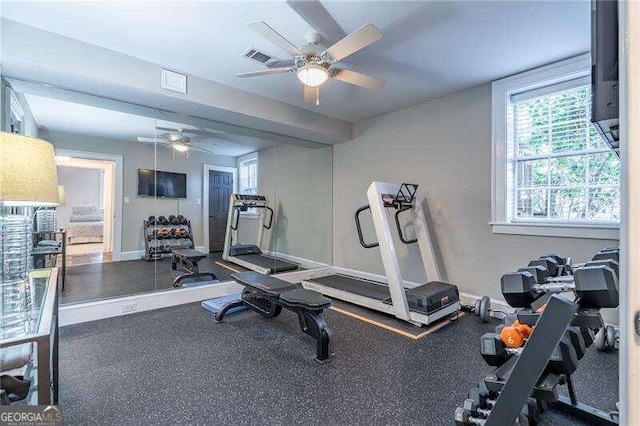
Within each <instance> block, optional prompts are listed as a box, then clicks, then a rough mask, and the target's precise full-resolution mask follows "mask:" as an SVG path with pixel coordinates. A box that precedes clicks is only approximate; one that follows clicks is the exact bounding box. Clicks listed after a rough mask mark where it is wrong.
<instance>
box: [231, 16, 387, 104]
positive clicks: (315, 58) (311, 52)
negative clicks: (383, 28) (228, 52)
mask: <svg viewBox="0 0 640 426" xmlns="http://www.w3.org/2000/svg"><path fill="white" fill-rule="evenodd" d="M248 26H249V28H251V29H252V30H254V31H255V32H257V33H258V34H260V35H261V36H263V37H264V38H266V39H267V40H269V41H270V42H271V43H273V44H275V45H276V46H278V47H280V48H281V49H282V50H284V51H285V52H287V53H288V54H289V55H291V57H292V59H293V61H292V62H291V65H288V64H287V66H280V67H277V68H269V69H266V70H260V71H252V72H244V73H238V74H236V76H238V77H242V78H245V77H257V76H262V75H270V74H283V73H294V72H295V73H296V76H297V77H298V80H300V81H301V82H302V83H303V84H304V89H305V91H304V97H305V102H309V103H314V104H316V105H319V99H318V90H319V87H320V85H322V84H323V83H325V82H326V81H327V80H329V79H330V78H333V79H336V80H340V81H344V82H345V83H349V84H353V85H356V86H359V87H364V88H367V89H379V88H381V87H383V86H384V84H385V81H384V80H382V79H379V78H376V77H371V76H369V75H366V74H362V73H359V72H356V71H352V70H348V69H343V68H341V67H338V66H335V65H336V63H337V62H339V61H341V60H343V59H345V58H346V57H347V56H350V55H353V54H354V53H356V52H358V51H359V50H361V49H364V48H365V47H367V46H369V45H370V44H372V43H374V42H376V41H378V40H380V39H381V38H382V33H381V32H380V30H379V29H378V28H377V27H376V26H375V25H374V24H372V23H368V24H365V25H363V26H362V27H360V28H359V29H357V30H355V31H354V32H352V33H351V34H349V35H347V36H346V37H344V38H342V39H341V40H339V41H338V42H336V43H334V44H333V45H332V46H331V47H329V48H327V49H325V48H324V47H323V46H322V45H320V41H321V40H322V39H323V36H322V35H321V34H319V33H316V32H311V33H309V34H307V37H306V38H307V42H308V43H309V44H307V45H306V46H302V47H296V46H295V45H294V44H293V43H291V42H290V41H289V40H287V39H286V38H284V37H283V36H282V35H280V34H279V33H278V32H277V31H276V30H274V29H273V28H271V27H270V26H269V25H267V24H266V23H265V22H262V21H260V22H251V23H249V24H248ZM283 62H285V61H283Z"/></svg>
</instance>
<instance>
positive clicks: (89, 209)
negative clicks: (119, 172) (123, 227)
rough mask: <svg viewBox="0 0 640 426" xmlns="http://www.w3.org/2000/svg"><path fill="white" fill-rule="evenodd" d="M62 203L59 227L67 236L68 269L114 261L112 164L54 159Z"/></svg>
mask: <svg viewBox="0 0 640 426" xmlns="http://www.w3.org/2000/svg"><path fill="white" fill-rule="evenodd" d="M56 163H57V166H58V181H59V183H60V185H61V186H62V187H63V188H64V194H65V196H64V202H63V204H61V205H60V206H58V208H57V221H58V227H60V228H63V229H64V230H65V232H66V243H67V249H66V253H67V256H66V262H67V266H75V265H86V264H90V263H103V262H111V261H112V260H113V240H114V239H113V230H114V226H113V216H114V205H113V204H114V177H115V162H114V161H109V160H96V159H87V158H78V157H70V156H57V157H56Z"/></svg>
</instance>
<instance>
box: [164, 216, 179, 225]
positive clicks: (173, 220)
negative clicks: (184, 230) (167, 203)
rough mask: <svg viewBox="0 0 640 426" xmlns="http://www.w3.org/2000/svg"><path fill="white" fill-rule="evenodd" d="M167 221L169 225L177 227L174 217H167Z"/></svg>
mask: <svg viewBox="0 0 640 426" xmlns="http://www.w3.org/2000/svg"><path fill="white" fill-rule="evenodd" d="M167 220H168V221H169V224H171V225H179V223H178V221H177V219H176V216H175V215H173V214H172V215H169V217H168V218H167Z"/></svg>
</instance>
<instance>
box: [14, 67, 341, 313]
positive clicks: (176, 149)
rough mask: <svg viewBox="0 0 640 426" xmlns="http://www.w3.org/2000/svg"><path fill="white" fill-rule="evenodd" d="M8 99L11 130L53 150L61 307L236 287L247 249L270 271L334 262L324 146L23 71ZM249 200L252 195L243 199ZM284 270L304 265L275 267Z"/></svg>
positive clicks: (37, 214) (39, 220)
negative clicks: (181, 255)
mask: <svg viewBox="0 0 640 426" xmlns="http://www.w3.org/2000/svg"><path fill="white" fill-rule="evenodd" d="M2 100H3V105H4V106H5V107H4V108H3V110H2V111H3V113H2V114H3V117H2V127H3V129H2V130H4V131H16V132H20V133H24V134H26V135H28V136H37V137H38V138H41V139H44V140H47V141H49V142H51V143H52V144H53V145H54V147H55V150H56V161H57V171H58V184H59V185H60V188H61V191H62V192H61V194H63V196H62V198H61V205H60V206H58V207H57V208H56V209H55V210H54V216H55V221H56V223H55V230H64V243H65V255H64V256H58V258H57V259H55V262H56V263H57V266H60V267H61V266H62V264H63V261H64V264H65V266H66V276H65V290H64V291H63V292H61V296H60V303H61V304H63V305H64V304H71V303H83V302H89V301H95V300H101V299H105V298H113V297H123V296H129V295H134V294H141V293H146V292H152V291H173V290H175V289H184V288H189V287H197V286H203V285H216V283H219V282H224V281H228V280H230V279H231V278H230V276H231V274H233V273H235V272H239V271H244V270H247V269H252V268H251V267H250V266H249V265H247V264H245V263H243V261H247V262H248V261H250V260H246V259H249V257H251V256H249V257H247V258H242V256H241V254H242V253H240V252H238V251H237V250H236V251H234V250H233V249H232V250H230V249H231V248H236V249H237V248H238V247H240V248H242V247H249V248H248V249H247V250H249V251H250V252H251V253H248V254H249V255H256V254H260V255H262V257H263V259H261V262H259V263H261V264H262V266H264V267H268V268H269V269H271V272H288V271H293V270H300V269H308V268H316V267H321V266H324V265H330V264H331V263H332V240H331V235H332V222H331V221H332V210H333V207H332V195H331V194H332V180H331V173H332V148H331V146H329V145H323V144H317V143H311V142H307V141H299V143H296V142H295V141H294V142H293V143H292V142H291V140H288V141H287V143H282V142H277V141H273V140H267V139H263V138H260V137H256V136H247V135H246V134H242V132H238V133H235V132H233V131H231V130H230V129H229V126H227V127H225V130H224V131H222V130H220V123H217V122H213V121H209V120H207V119H203V118H196V117H192V116H189V115H187V114H181V113H180V112H179V111H178V112H172V111H171V112H170V111H165V110H162V109H160V108H154V107H153V106H142V105H135V104H131V103H126V102H122V101H119V100H115V99H108V98H104V97H100V96H96V95H93V94H87V93H80V92H76V91H72V90H68V89H65V88H61V87H57V86H52V85H48V84H41V83H39V82H34V81H31V80H28V79H22V78H21V77H20V76H5V77H4V78H3V80H2ZM245 133H246V132H245ZM27 161H28V160H27ZM234 194H236V195H234ZM238 194H239V195H238ZM247 196H250V197H253V198H254V201H252V202H251V203H249V204H247V203H245V204H242V202H239V201H238V200H242V199H244V198H246V197H247ZM234 200H235V201H234ZM255 200H258V201H257V202H256V201H255ZM43 212H44V213H43ZM31 214H32V215H33V218H34V219H33V224H34V231H36V232H37V231H39V229H38V226H40V231H41V230H43V229H45V228H46V227H47V226H49V227H50V226H51V224H47V223H45V222H43V220H44V218H45V217H50V216H51V214H52V213H51V210H47V211H46V212H45V211H44V210H43V209H41V210H38V211H32V212H31ZM47 229H48V228H47ZM39 243H41V241H38V240H37V239H34V247H37V245H38V244H39ZM225 247H226V248H227V250H226V252H225ZM174 250H182V251H185V250H195V251H197V252H200V253H202V255H201V256H200V257H199V258H195V257H190V258H189V259H187V260H188V261H189V262H192V263H193V262H195V263H196V264H197V267H198V271H199V272H200V273H202V274H201V275H199V276H194V277H186V278H185V274H188V273H189V272H188V271H186V270H185V269H184V268H183V266H188V267H189V266H191V267H190V269H191V270H193V269H194V268H193V265H189V264H187V263H188V262H187V263H185V264H184V265H183V264H182V263H180V262H179V263H178V264H177V265H175V266H176V269H173V268H172V266H173V264H172V257H171V253H172V251H174ZM230 251H231V253H232V254H236V255H237V256H233V255H231V256H226V255H225V253H226V254H229V252H230ZM258 252H259V253H258ZM238 253H240V255H239V254H238ZM191 255H192V256H196V257H197V255H196V254H195V253H194V252H192V253H191ZM253 257H254V259H255V258H256V257H257V256H253ZM237 259H241V260H240V261H236V260H237ZM284 264H290V265H295V266H294V267H290V268H284V269H282V270H280V269H281V268H280V267H281V266H282V265H284ZM43 265H44V264H43V263H42V264H41V263H39V264H38V265H34V266H43ZM47 266H52V265H51V264H48V265H47ZM207 273H211V274H213V275H215V280H214V279H213V276H211V275H208V274H207Z"/></svg>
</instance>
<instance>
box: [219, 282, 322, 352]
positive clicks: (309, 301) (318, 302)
mask: <svg viewBox="0 0 640 426" xmlns="http://www.w3.org/2000/svg"><path fill="white" fill-rule="evenodd" d="M231 277H232V278H233V279H234V280H236V281H237V282H238V283H239V284H241V285H243V286H244V287H245V288H244V291H243V292H242V297H241V299H240V300H238V301H234V302H230V303H227V304H226V305H224V306H223V307H222V308H220V310H219V311H218V313H217V314H216V317H215V320H216V322H218V323H220V322H223V318H224V315H225V314H226V313H227V312H228V311H229V310H231V309H233V308H237V307H240V306H247V307H249V308H251V309H253V310H254V311H256V312H257V313H259V314H260V315H262V316H264V317H266V318H274V317H277V316H278V315H280V312H281V311H282V308H286V309H288V310H290V311H292V312H294V313H295V314H296V315H298V321H299V323H300V328H301V329H302V331H303V332H304V333H306V334H308V335H309V336H311V337H313V338H314V339H316V357H315V358H314V360H315V361H317V362H318V363H320V364H325V363H327V362H330V361H331V356H332V355H333V354H332V353H331V330H329V327H328V326H327V323H326V322H325V321H324V318H323V317H322V311H323V310H325V309H326V308H328V307H329V306H330V305H331V300H330V299H327V298H326V297H324V296H323V295H322V294H320V293H318V292H317V291H313V290H307V289H303V288H299V287H298V285H296V284H292V283H290V282H287V281H283V280H279V279H277V278H274V277H271V276H268V275H263V274H259V273H257V272H253V271H248V272H240V273H238V274H232V275H231Z"/></svg>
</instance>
